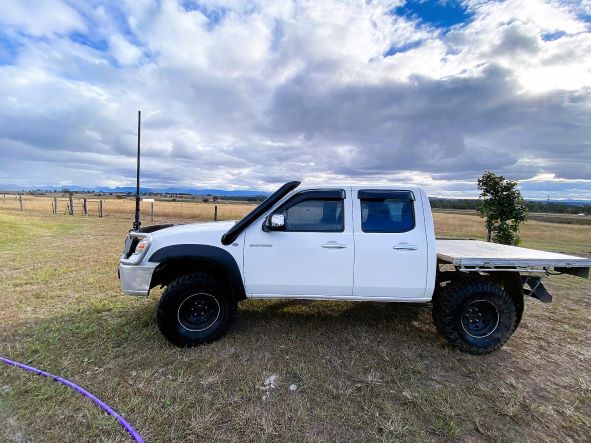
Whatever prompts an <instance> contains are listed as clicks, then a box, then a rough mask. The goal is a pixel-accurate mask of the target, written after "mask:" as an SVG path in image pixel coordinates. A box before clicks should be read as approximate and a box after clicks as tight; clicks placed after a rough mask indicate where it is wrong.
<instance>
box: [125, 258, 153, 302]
mask: <svg viewBox="0 0 591 443" xmlns="http://www.w3.org/2000/svg"><path fill="white" fill-rule="evenodd" d="M157 265H158V263H148V264H146V265H126V264H124V263H119V280H120V283H121V289H122V290H123V292H124V293H125V294H127V295H143V296H147V295H148V294H149V293H150V282H151V281H152V274H153V273H154V269H156V266H157Z"/></svg>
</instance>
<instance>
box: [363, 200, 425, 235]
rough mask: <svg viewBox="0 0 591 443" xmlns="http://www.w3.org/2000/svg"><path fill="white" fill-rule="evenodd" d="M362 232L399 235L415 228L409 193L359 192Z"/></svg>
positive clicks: (412, 204) (412, 203) (412, 202)
mask: <svg viewBox="0 0 591 443" xmlns="http://www.w3.org/2000/svg"><path fill="white" fill-rule="evenodd" d="M358 197H359V200H360V202H361V229H362V230H363V232H391V233H400V232H408V231H412V230H413V229H414V227H415V211H414V197H413V194H412V192H409V191H381V190H375V191H374V190H363V191H359V194H358Z"/></svg>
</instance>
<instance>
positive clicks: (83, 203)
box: [82, 198, 88, 215]
mask: <svg viewBox="0 0 591 443" xmlns="http://www.w3.org/2000/svg"><path fill="white" fill-rule="evenodd" d="M82 212H83V213H84V215H88V206H86V199H85V198H83V199H82Z"/></svg>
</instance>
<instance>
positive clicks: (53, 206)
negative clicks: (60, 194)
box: [51, 197, 57, 214]
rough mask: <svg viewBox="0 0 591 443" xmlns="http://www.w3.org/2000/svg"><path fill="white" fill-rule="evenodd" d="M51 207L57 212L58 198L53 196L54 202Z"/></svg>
mask: <svg viewBox="0 0 591 443" xmlns="http://www.w3.org/2000/svg"><path fill="white" fill-rule="evenodd" d="M51 209H53V213H54V214H57V198H56V197H53V204H52V205H51Z"/></svg>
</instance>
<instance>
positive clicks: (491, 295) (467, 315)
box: [433, 280, 516, 354]
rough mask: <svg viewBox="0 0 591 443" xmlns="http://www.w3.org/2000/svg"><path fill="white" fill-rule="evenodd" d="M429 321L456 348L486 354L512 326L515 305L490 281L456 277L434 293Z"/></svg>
mask: <svg viewBox="0 0 591 443" xmlns="http://www.w3.org/2000/svg"><path fill="white" fill-rule="evenodd" d="M433 322H434V323H435V326H436V328H437V330H438V331H439V333H440V334H441V335H443V336H444V337H445V338H446V339H447V341H448V342H449V343H451V344H452V345H453V346H455V347H457V348H458V349H459V350H461V351H464V352H469V353H471V354H488V353H489V352H493V351H495V350H497V349H499V348H500V347H501V346H503V345H504V344H505V342H506V341H507V340H508V339H509V337H510V336H511V334H512V333H513V331H514V330H515V327H516V312H515V305H514V304H513V301H512V299H511V296H510V295H509V294H508V293H507V292H506V291H505V290H504V289H503V288H501V287H499V286H497V285H495V284H493V283H489V282H481V281H477V280H466V281H458V282H454V283H451V284H450V285H448V286H447V287H446V288H445V289H444V290H443V291H442V292H441V293H440V294H437V295H436V296H435V297H434V299H433Z"/></svg>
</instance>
